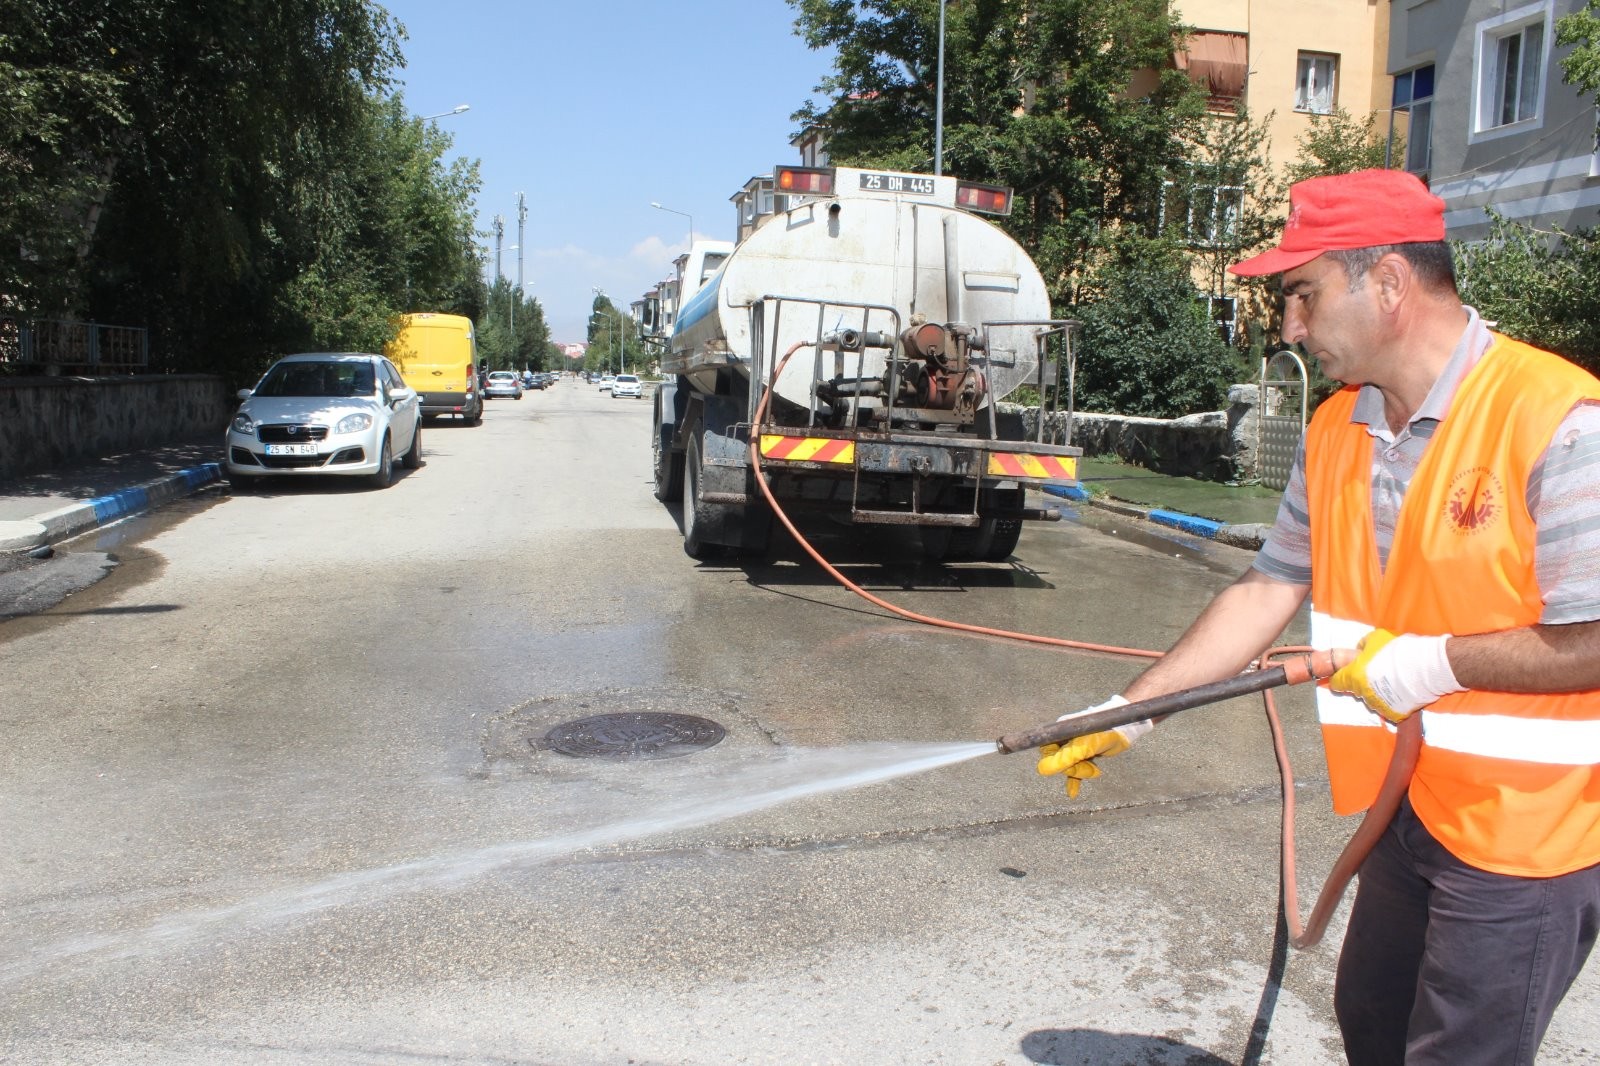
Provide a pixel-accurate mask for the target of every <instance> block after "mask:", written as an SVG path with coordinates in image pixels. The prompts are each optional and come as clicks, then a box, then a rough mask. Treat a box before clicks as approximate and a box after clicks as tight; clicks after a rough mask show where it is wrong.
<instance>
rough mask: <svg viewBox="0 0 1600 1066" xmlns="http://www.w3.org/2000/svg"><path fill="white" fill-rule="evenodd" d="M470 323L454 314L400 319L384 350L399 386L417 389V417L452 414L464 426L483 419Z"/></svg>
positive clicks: (426, 417) (474, 423)
mask: <svg viewBox="0 0 1600 1066" xmlns="http://www.w3.org/2000/svg"><path fill="white" fill-rule="evenodd" d="M475 343H476V342H475V341H474V340H473V329H472V320H471V319H470V318H463V317H462V316H460V315H439V314H422V313H419V314H414V315H403V316H401V319H400V332H399V334H398V335H397V336H396V337H395V339H394V340H393V341H391V342H390V343H389V345H388V347H386V348H384V350H383V354H384V355H386V356H388V357H389V359H390V361H391V362H393V363H394V365H395V368H396V369H398V370H399V371H400V377H401V378H402V379H403V380H404V381H405V383H406V384H407V385H409V386H411V387H412V388H413V389H416V390H417V396H418V397H419V398H420V399H421V401H422V417H423V418H424V419H433V418H436V417H438V416H440V415H455V416H457V417H458V418H460V419H461V420H462V421H464V422H466V423H467V425H469V426H475V425H477V424H478V423H479V422H481V421H482V420H483V391H482V389H481V388H480V387H479V382H478V368H477V365H476V361H477V358H478V354H477V349H476V348H475V347H474V344H475Z"/></svg>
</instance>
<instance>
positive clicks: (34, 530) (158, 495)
mask: <svg viewBox="0 0 1600 1066" xmlns="http://www.w3.org/2000/svg"><path fill="white" fill-rule="evenodd" d="M220 480H222V464H221V463H201V464H200V465H199V466H191V467H188V468H186V469H183V470H180V471H178V472H177V473H175V474H169V475H167V476H166V477H162V478H158V479H156V480H155V481H149V482H146V483H144V484H142V485H133V486H131V487H129V488H125V489H121V490H119V491H117V492H113V493H110V494H109V495H105V496H97V497H95V498H94V499H92V500H84V501H83V502H82V503H74V504H69V505H67V506H66V507H62V508H60V509H58V510H55V511H51V512H50V513H48V514H43V515H39V516H37V517H36V518H34V519H33V520H31V521H30V522H29V523H27V525H28V526H29V527H30V529H29V532H28V533H27V535H26V536H25V538H23V539H26V540H27V541H28V542H29V543H26V544H19V545H15V546H13V550H14V549H15V548H16V547H22V548H27V547H33V546H36V545H38V544H51V543H54V542H56V541H59V540H65V539H67V538H68V537H73V536H76V535H77V534H79V533H82V532H83V531H84V530H87V529H91V528H93V527H95V526H103V525H106V524H108V523H110V522H115V521H117V520H118V519H121V518H126V517H128V516H129V515H133V514H138V513H139V512H141V511H147V510H149V509H150V508H152V507H158V506H160V505H161V504H163V503H166V502H167V501H168V500H173V499H176V498H178V497H179V496H186V495H188V494H189V493H191V492H194V491H196V490H197V489H200V488H203V487H205V486H206V485H209V484H210V483H211V482H213V481H220ZM13 524H14V523H13ZM13 539H16V538H13Z"/></svg>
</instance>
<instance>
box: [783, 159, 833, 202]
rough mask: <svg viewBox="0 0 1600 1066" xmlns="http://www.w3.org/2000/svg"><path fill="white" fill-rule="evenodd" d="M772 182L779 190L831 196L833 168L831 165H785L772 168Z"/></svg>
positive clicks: (807, 194) (806, 194) (805, 194)
mask: <svg viewBox="0 0 1600 1066" xmlns="http://www.w3.org/2000/svg"><path fill="white" fill-rule="evenodd" d="M772 176H773V184H774V185H775V186H776V187H777V190H778V191H779V192H787V193H797V194H800V195H803V196H832V195H833V168H832V167H785V166H778V167H773V168H772Z"/></svg>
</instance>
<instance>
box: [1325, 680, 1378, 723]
mask: <svg viewBox="0 0 1600 1066" xmlns="http://www.w3.org/2000/svg"><path fill="white" fill-rule="evenodd" d="M1317 721H1318V722H1320V723H1322V724H1323V725H1358V726H1371V727H1372V728H1374V729H1388V730H1390V731H1393V729H1394V727H1393V726H1391V725H1390V724H1389V723H1388V722H1385V721H1384V720H1383V719H1382V718H1381V717H1379V715H1378V712H1376V711H1372V710H1368V709H1367V705H1366V704H1365V703H1362V702H1361V701H1360V700H1358V699H1356V698H1355V697H1354V696H1345V695H1342V694H1340V693H1338V692H1335V691H1333V689H1331V688H1326V687H1324V686H1322V685H1318V686H1317Z"/></svg>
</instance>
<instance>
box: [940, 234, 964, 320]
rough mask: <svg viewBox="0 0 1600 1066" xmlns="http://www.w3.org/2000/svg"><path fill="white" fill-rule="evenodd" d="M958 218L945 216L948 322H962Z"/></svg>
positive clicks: (945, 290)
mask: <svg viewBox="0 0 1600 1066" xmlns="http://www.w3.org/2000/svg"><path fill="white" fill-rule="evenodd" d="M957 221H958V216H957V215H955V214H953V213H952V214H948V215H945V216H944V314H945V321H946V322H960V321H961V253H960V248H959V246H958V242H957V241H956V223H957Z"/></svg>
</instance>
